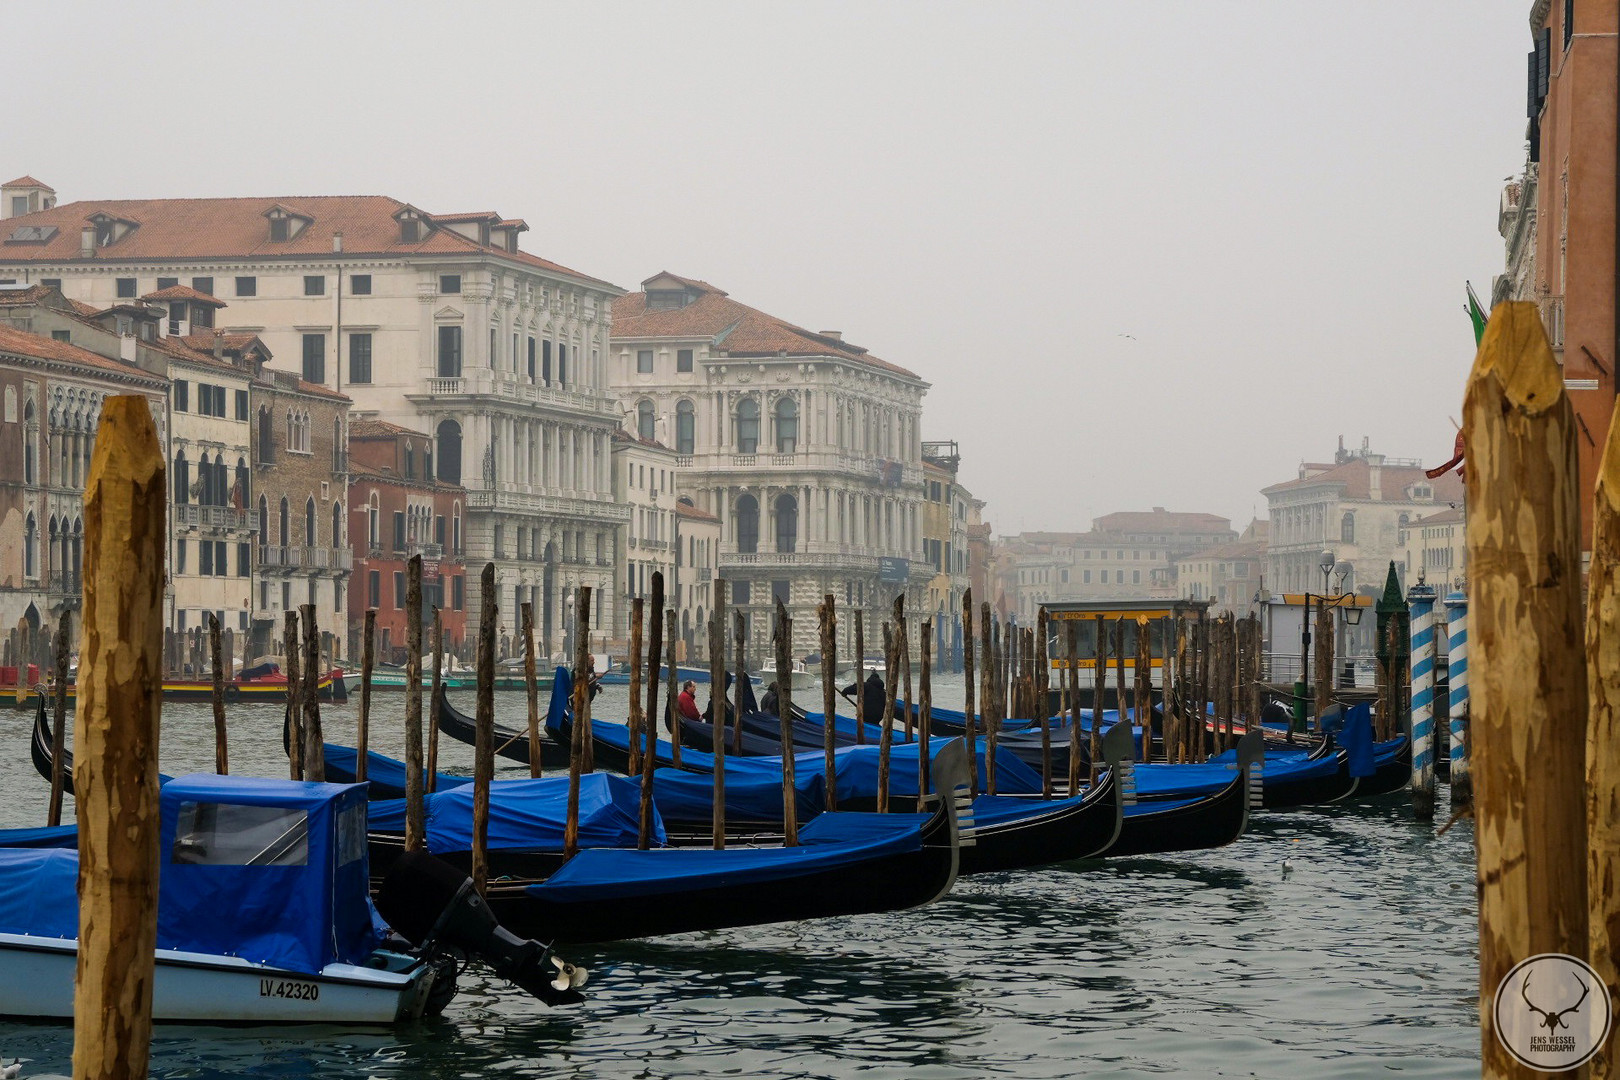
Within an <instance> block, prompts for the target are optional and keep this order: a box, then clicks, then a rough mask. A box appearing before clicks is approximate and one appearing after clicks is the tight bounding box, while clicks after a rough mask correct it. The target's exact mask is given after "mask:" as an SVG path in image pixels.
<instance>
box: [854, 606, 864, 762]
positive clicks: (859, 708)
mask: <svg viewBox="0 0 1620 1080" xmlns="http://www.w3.org/2000/svg"><path fill="white" fill-rule="evenodd" d="M855 745H856V746H865V745H866V610H865V609H864V608H862V609H861V610H859V611H857V612H855Z"/></svg>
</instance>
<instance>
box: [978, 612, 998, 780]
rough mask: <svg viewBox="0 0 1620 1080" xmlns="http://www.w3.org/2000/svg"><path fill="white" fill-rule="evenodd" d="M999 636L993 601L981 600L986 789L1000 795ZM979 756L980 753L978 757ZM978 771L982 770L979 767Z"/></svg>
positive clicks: (980, 633) (980, 630)
mask: <svg viewBox="0 0 1620 1080" xmlns="http://www.w3.org/2000/svg"><path fill="white" fill-rule="evenodd" d="M995 642H996V634H995V620H994V619H993V618H991V617H990V601H988V600H981V601H979V652H980V658H981V659H982V660H983V661H984V670H983V672H982V673H981V674H980V677H979V690H980V693H979V697H980V698H981V699H982V701H983V710H984V774H985V775H984V790H985V794H987V795H994V794H995V793H996V678H995V676H996V668H997V664H996V645H995ZM974 756H975V757H977V756H978V754H977V752H975V754H974ZM973 771H974V772H977V771H978V766H977V764H975V766H974V770H973Z"/></svg>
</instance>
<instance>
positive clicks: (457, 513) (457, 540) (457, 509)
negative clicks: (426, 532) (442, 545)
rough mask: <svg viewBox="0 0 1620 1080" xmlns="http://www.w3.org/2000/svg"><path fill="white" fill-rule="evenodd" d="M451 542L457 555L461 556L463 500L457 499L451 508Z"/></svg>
mask: <svg viewBox="0 0 1620 1080" xmlns="http://www.w3.org/2000/svg"><path fill="white" fill-rule="evenodd" d="M450 541H451V543H452V544H453V545H454V551H455V553H456V554H457V555H460V554H461V500H460V499H457V500H456V502H455V503H454V504H453V505H452V506H451V508H450Z"/></svg>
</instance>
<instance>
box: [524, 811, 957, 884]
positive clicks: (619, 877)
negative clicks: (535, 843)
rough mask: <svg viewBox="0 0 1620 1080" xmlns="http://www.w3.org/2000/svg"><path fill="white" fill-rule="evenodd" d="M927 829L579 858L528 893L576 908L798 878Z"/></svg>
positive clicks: (878, 853)
mask: <svg viewBox="0 0 1620 1080" xmlns="http://www.w3.org/2000/svg"><path fill="white" fill-rule="evenodd" d="M874 818H876V819H880V820H876V821H874V820H871V819H874ZM853 819H860V820H853ZM927 821H928V815H927V814H823V815H822V816H821V817H818V818H817V819H816V820H814V821H812V822H810V823H809V824H808V825H806V826H804V827H803V828H802V829H801V830H800V831H799V839H800V841H801V845H800V846H799V847H793V848H783V847H769V848H743V847H733V848H726V849H725V850H723V851H714V850H711V849H708V848H666V849H663V850H659V851H636V850H634V849H629V850H624V849H618V850H613V849H606V848H598V849H594V850H589V851H581V852H580V853H579V854H578V855H576V856H574V857H573V858H572V859H569V860H568V861H567V862H566V863H564V864H563V865H562V868H561V869H559V870H558V871H557V872H556V873H555V874H553V875H551V877H549V878H547V879H546V880H545V881H544V882H541V883H540V884H538V885H531V886H529V888H528V892H529V893H530V894H531V895H533V896H536V897H541V898H544V899H549V900H555V901H557V902H562V903H578V902H582V901H590V900H606V899H617V898H620V897H626V896H637V897H652V896H656V895H659V894H669V893H685V892H694V891H696V890H699V889H707V888H713V887H717V886H727V887H735V886H737V885H745V884H747V883H749V882H756V881H777V880H781V879H782V878H793V877H803V876H806V875H809V874H815V873H822V872H825V871H836V870H837V869H839V868H840V867H847V866H852V865H856V864H859V863H862V862H866V861H868V860H871V859H881V858H889V857H892V856H894V855H900V854H904V853H906V852H911V851H916V850H918V849H919V848H921V847H922V826H923V824H924V823H925V822H927Z"/></svg>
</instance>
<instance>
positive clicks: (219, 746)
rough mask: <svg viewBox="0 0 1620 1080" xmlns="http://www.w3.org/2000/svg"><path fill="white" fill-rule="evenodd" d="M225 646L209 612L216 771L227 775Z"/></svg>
mask: <svg viewBox="0 0 1620 1080" xmlns="http://www.w3.org/2000/svg"><path fill="white" fill-rule="evenodd" d="M62 623H63V625H66V624H67V614H66V612H64V613H63V615H62ZM225 656H226V652H225V646H224V642H223V641H222V640H221V638H220V632H219V616H218V615H216V614H214V613H213V612H212V611H210V612H209V613H208V660H209V666H210V667H212V668H213V669H214V688H213V694H212V698H213V705H214V771H215V772H216V773H218V774H219V775H220V776H225V775H227V774H228V773H229V772H230V771H231V758H230V753H229V749H228V747H227V745H226V733H225Z"/></svg>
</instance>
